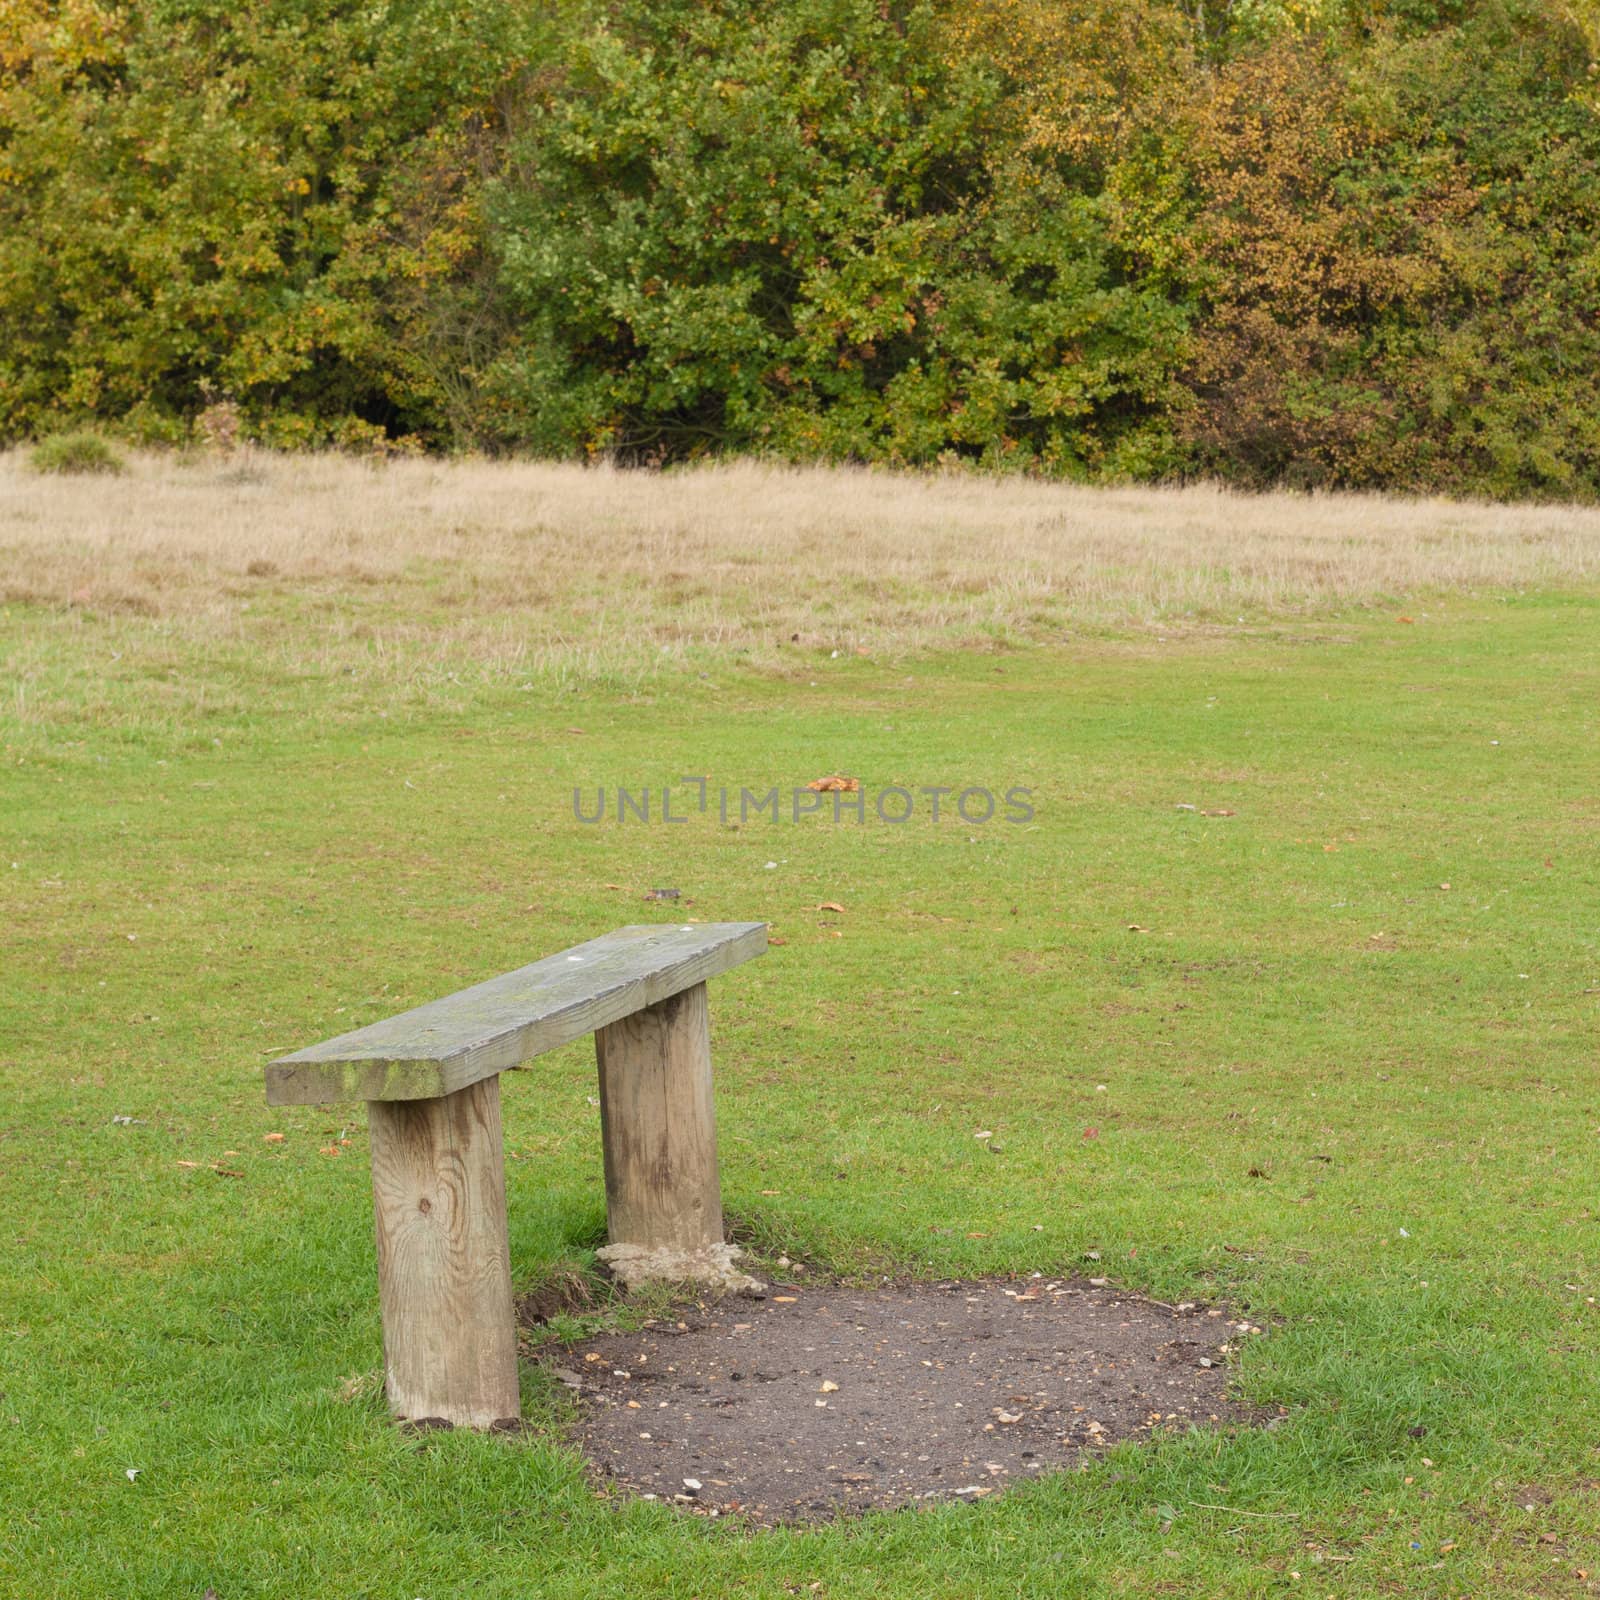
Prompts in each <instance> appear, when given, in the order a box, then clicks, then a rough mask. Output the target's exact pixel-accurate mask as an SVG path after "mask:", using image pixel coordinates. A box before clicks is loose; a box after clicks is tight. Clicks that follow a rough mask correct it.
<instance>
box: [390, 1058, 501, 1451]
mask: <svg viewBox="0 0 1600 1600" xmlns="http://www.w3.org/2000/svg"><path fill="white" fill-rule="evenodd" d="M367 1125H368V1129H369V1131H370V1134H371V1143H372V1197H373V1210H374V1214H375V1216H376V1221H377V1236H378V1298H379V1302H380V1304H381V1307H382V1311H383V1368H384V1384H385V1387H386V1389H387V1390H388V1395H389V1407H390V1409H391V1410H392V1411H393V1412H394V1414H395V1415H396V1416H397V1417H407V1418H411V1419H412V1420H421V1419H423V1418H434V1417H438V1418H443V1419H444V1420H445V1421H446V1422H451V1423H455V1424H457V1425H460V1426H464V1427H471V1428H486V1427H488V1426H490V1425H491V1424H492V1423H495V1422H500V1421H503V1420H507V1419H513V1418H515V1417H516V1416H517V1415H518V1414H519V1412H520V1409H521V1407H520V1403H519V1400H518V1392H517V1335H516V1318H515V1313H514V1311H513V1309H512V1304H511V1257H510V1251H509V1250H508V1248H507V1243H506V1179H505V1151H504V1146H503V1142H502V1137H501V1131H500V1080H499V1079H498V1078H485V1079H484V1080H483V1081H482V1082H480V1083H475V1084H472V1085H470V1086H469V1087H468V1088H465V1089H458V1090H457V1091H456V1092H455V1093H454V1094H447V1095H441V1096H440V1097H439V1098H438V1099H435V1100H387V1101H385V1100H371V1101H368V1103H367Z"/></svg>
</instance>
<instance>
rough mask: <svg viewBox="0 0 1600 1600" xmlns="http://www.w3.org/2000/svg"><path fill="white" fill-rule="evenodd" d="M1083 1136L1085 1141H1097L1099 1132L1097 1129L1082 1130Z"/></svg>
mask: <svg viewBox="0 0 1600 1600" xmlns="http://www.w3.org/2000/svg"><path fill="white" fill-rule="evenodd" d="M1083 1136H1084V1138H1085V1139H1098V1138H1099V1137H1100V1130H1099V1129H1098V1128H1085V1129H1084V1130H1083Z"/></svg>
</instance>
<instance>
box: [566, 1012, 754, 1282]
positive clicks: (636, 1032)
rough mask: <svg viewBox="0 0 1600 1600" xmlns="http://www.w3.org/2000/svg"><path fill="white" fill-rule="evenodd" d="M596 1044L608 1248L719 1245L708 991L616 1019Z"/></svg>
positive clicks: (689, 1249)
mask: <svg viewBox="0 0 1600 1600" xmlns="http://www.w3.org/2000/svg"><path fill="white" fill-rule="evenodd" d="M594 1042H595V1055H596V1058H597V1059H598V1061H599V1065H600V1130H601V1138H602V1142H603V1145H604V1149H605V1163H606V1223H607V1230H608V1232H609V1233H610V1235H611V1243H612V1244H613V1245H632V1246H636V1247H639V1248H642V1249H645V1250H667V1251H680V1252H693V1251H700V1250H707V1249H709V1248H711V1247H712V1246H717V1245H721V1243H722V1185H721V1181H720V1180H719V1179H718V1177H717V1126H716V1113H715V1111H714V1110H713V1107H712V1101H711V1024H710V1019H709V1016H708V1014H707V1010H706V986H705V985H704V984H703V983H697V984H695V985H694V987H693V988H691V989H685V990H683V991H682V992H681V993H680V994H675V995H673V996H671V997H670V998H669V999H666V1000H662V1001H660V1002H658V1003H657V1004H656V1005H653V1006H646V1007H645V1008H644V1009H643V1010H642V1011H636V1012H634V1013H633V1015H632V1016H629V1017H623V1018H622V1019H621V1021H619V1022H613V1023H611V1024H610V1025H609V1026H607V1027H604V1028H601V1029H599V1030H598V1031H597V1032H596V1033H595V1036H594Z"/></svg>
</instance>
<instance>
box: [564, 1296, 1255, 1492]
mask: <svg viewBox="0 0 1600 1600" xmlns="http://www.w3.org/2000/svg"><path fill="white" fill-rule="evenodd" d="M1260 1331H1261V1330H1260V1329H1259V1327H1257V1326H1256V1325H1255V1324H1253V1323H1251V1322H1249V1321H1248V1319H1241V1318H1235V1317H1232V1316H1231V1315H1230V1314H1229V1313H1228V1312H1227V1311H1225V1310H1222V1309H1220V1308H1217V1307H1209V1306H1202V1305H1190V1304H1187V1303H1183V1304H1179V1305H1177V1306H1167V1305H1163V1304H1160V1303H1158V1302H1155V1301H1151V1300H1146V1299H1142V1298H1140V1297H1139V1296H1137V1295H1133V1294H1126V1293H1123V1292H1121V1291H1119V1290H1117V1289H1115V1288H1113V1287H1111V1286H1110V1285H1109V1284H1104V1283H1100V1282H1092V1283H1091V1282H1085V1281H1083V1280H1081V1279H1077V1280H1072V1279H1066V1278H1060V1279H1052V1278H1045V1277H1036V1278H1030V1279H1019V1280H1006V1281H998V1280H984V1281H978V1282H944V1283H936V1284H897V1285H893V1286H885V1287H883V1288H881V1289H860V1288H845V1287H839V1286H833V1285H830V1286H824V1285H821V1284H817V1283H807V1284H805V1285H788V1284H775V1285H773V1286H772V1287H771V1289H770V1291H769V1292H768V1295H767V1297H766V1298H765V1299H761V1300H751V1299H745V1298H740V1297H734V1296H729V1297H727V1298H724V1299H722V1300H717V1301H709V1302H700V1303H697V1304H695V1305H694V1306H692V1307H688V1308H685V1309H683V1310H680V1311H679V1312H677V1313H676V1314H675V1315H673V1316H669V1317H661V1318H656V1319H654V1320H652V1321H650V1322H648V1323H646V1324H645V1325H644V1326H643V1327H642V1328H641V1329H639V1330H638V1331H637V1332H632V1333H608V1334H604V1335H601V1336H598V1337H594V1338H589V1339H586V1340H583V1341H580V1342H579V1343H577V1344H573V1345H568V1346H565V1347H561V1348H560V1349H558V1350H552V1351H551V1352H550V1353H549V1354H548V1355H547V1356H546V1363H547V1365H548V1366H549V1367H550V1368H551V1370H552V1371H553V1373H554V1375H555V1376H556V1377H557V1378H558V1379H559V1380H560V1381H561V1382H563V1383H565V1384H566V1385H567V1386H568V1387H569V1388H570V1389H571V1390H572V1391H573V1392H574V1393H575V1394H576V1396H577V1401H578V1404H577V1420H576V1435H577V1442H578V1444H579V1445H580V1447H581V1449H582V1450H583V1452H584V1454H585V1455H586V1456H587V1457H588V1459H589V1460H590V1462H591V1463H592V1465H593V1468H594V1471H595V1474H596V1476H597V1478H598V1479H599V1480H601V1481H602V1482H603V1483H605V1484H607V1485H609V1486H610V1487H611V1488H612V1489H618V1488H620V1489H621V1490H623V1491H624V1492H631V1493H633V1494H637V1495H640V1496H644V1497H647V1498H654V1499H659V1500H663V1501H669V1502H672V1503H675V1504H677V1505H680V1506H683V1507H685V1508H688V1509H691V1510H693V1511H695V1512H697V1513H699V1514H702V1515H716V1516H720V1515H726V1514H737V1515H740V1516H742V1517H743V1518H745V1519H746V1520H749V1521H752V1522H756V1523H776V1522H795V1521H810V1520H817V1519H822V1518H827V1517H832V1516H837V1515H840V1514H849V1513H853V1512H860V1511H865V1510H868V1509H870V1508H874V1507H887V1506H902V1505H908V1504H911V1503H914V1502H918V1501H928V1500H978V1499H983V1498H987V1497H989V1496H992V1495H995V1494H999V1493H1001V1492H1002V1491H1003V1490H1004V1489H1005V1488H1006V1487H1007V1486H1008V1485H1010V1484H1012V1483H1015V1482H1017V1481H1018V1480H1021V1479H1028V1478H1033V1477H1037V1476H1038V1475H1040V1474H1041V1473H1046V1472H1050V1471H1054V1470H1059V1469H1061V1468H1064V1467H1070V1466H1072V1465H1073V1464H1074V1463H1075V1462H1077V1461H1078V1460H1080V1458H1081V1457H1082V1456H1083V1455H1084V1454H1085V1453H1086V1452H1095V1451H1099V1450H1102V1449H1104V1448H1105V1447H1107V1446H1109V1445H1111V1444H1114V1443H1116V1442H1117V1441H1118V1440H1121V1439H1130V1438H1140V1437H1148V1436H1149V1435H1151V1434H1152V1433H1156V1432H1159V1431H1161V1430H1166V1429H1182V1428H1190V1427H1197V1426H1198V1427H1210V1426H1216V1425H1218V1424H1220V1423H1227V1422H1236V1421H1252V1420H1254V1417H1253V1415H1252V1414H1251V1413H1250V1412H1249V1411H1248V1410H1247V1408H1245V1407H1243V1406H1242V1405H1240V1404H1237V1403H1235V1402H1233V1401H1231V1400H1230V1399H1229V1396H1228V1375H1227V1361H1228V1356H1229V1354H1230V1353H1231V1352H1232V1351H1233V1350H1236V1349H1237V1348H1238V1346H1239V1345H1240V1344H1241V1343H1242V1342H1243V1341H1244V1340H1246V1339H1248V1338H1249V1337H1251V1336H1252V1335H1254V1334H1258V1333H1259V1332H1260Z"/></svg>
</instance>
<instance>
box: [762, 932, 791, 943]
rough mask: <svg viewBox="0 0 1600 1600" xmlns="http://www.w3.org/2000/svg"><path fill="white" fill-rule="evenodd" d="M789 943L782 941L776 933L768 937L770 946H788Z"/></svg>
mask: <svg viewBox="0 0 1600 1600" xmlns="http://www.w3.org/2000/svg"><path fill="white" fill-rule="evenodd" d="M788 942H789V941H788V940H787V939H781V938H779V937H778V935H777V934H775V933H769V934H768V935H767V943H768V944H788Z"/></svg>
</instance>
